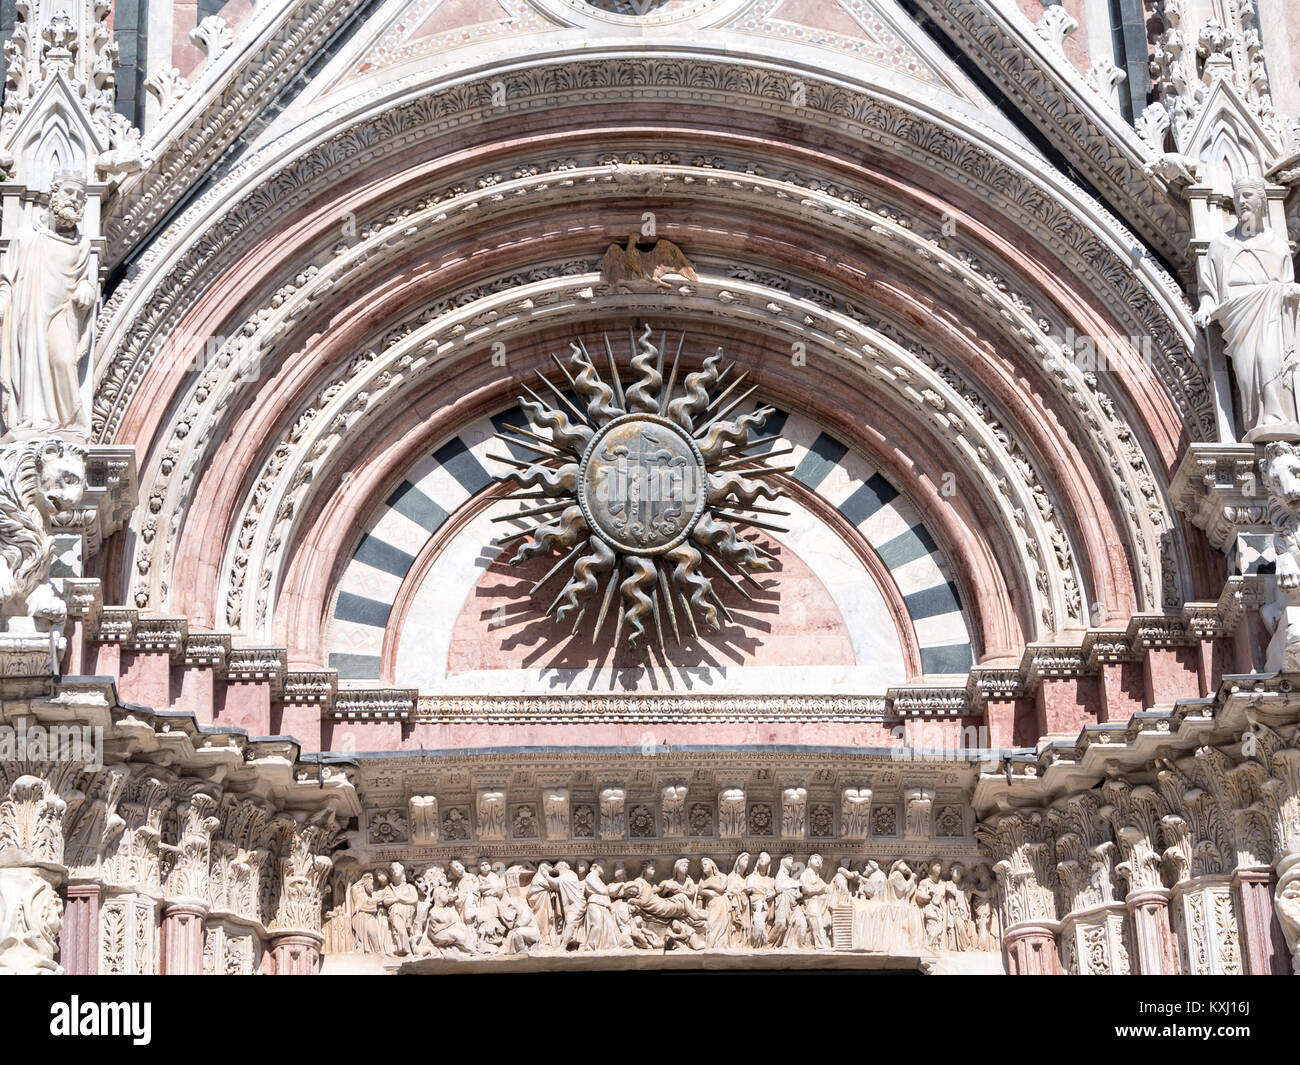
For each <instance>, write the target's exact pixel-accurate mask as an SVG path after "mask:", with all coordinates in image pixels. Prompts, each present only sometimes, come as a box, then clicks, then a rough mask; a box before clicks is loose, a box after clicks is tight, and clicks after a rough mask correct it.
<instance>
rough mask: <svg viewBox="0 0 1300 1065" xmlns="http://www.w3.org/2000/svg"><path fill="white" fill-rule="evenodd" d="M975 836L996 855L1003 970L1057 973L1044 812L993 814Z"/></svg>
mask: <svg viewBox="0 0 1300 1065" xmlns="http://www.w3.org/2000/svg"><path fill="white" fill-rule="evenodd" d="M975 835H976V837H977V838H978V839H979V840H980V842H981V843H982V844H983V846H984V847H985V849H986V850H987V851H988V852H989V853H990V854H991V855H992V856H993V857H994V858H995V859H996V862H995V864H994V866H993V871H994V872H995V873H996V874H997V878H998V893H999V895H1000V897H1001V902H1002V927H1003V933H1002V945H1003V950H1004V954H1005V957H1006V962H1007V972H1009V973H1011V974H1012V975H1029V974H1042V975H1054V974H1059V973H1060V971H1061V962H1060V954H1059V953H1058V949H1057V943H1056V936H1057V932H1058V931H1059V930H1060V927H1061V922H1060V920H1059V918H1058V915H1057V908H1056V887H1057V870H1056V861H1055V857H1056V855H1055V844H1054V841H1053V838H1052V829H1051V826H1050V824H1049V821H1048V817H1047V813H1046V811H1044V810H1023V811H1016V812H1015V813H1008V814H1003V815H1001V816H996V815H995V816H994V817H992V818H990V819H989V820H988V821H987V822H986V823H985V824H982V825H979V826H977V827H976V829H975Z"/></svg>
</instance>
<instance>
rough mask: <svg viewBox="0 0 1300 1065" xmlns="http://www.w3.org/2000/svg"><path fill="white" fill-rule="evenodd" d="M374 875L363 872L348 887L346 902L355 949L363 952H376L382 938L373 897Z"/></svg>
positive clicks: (377, 904) (377, 909) (377, 907)
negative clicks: (350, 913) (348, 907)
mask: <svg viewBox="0 0 1300 1065" xmlns="http://www.w3.org/2000/svg"><path fill="white" fill-rule="evenodd" d="M374 888H375V876H374V874H373V873H363V874H362V875H361V876H360V877H359V878H358V879H357V882H356V883H355V884H353V885H352V887H351V888H349V889H348V902H349V904H350V906H351V909H352V934H353V936H354V937H355V939H356V945H357V950H359V951H360V952H361V953H363V954H377V953H378V952H379V950H380V949H381V947H382V944H383V938H382V937H381V935H380V930H379V902H378V901H377V900H376V899H375V891H374Z"/></svg>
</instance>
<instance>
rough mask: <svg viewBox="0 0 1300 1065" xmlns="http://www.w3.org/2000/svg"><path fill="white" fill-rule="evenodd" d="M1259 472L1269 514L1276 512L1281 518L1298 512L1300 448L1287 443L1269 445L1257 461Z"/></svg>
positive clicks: (1299, 498)
mask: <svg viewBox="0 0 1300 1065" xmlns="http://www.w3.org/2000/svg"><path fill="white" fill-rule="evenodd" d="M1259 472H1260V474H1261V475H1262V476H1263V480H1264V488H1265V489H1266V490H1267V491H1268V499H1269V510H1270V512H1271V511H1274V510H1277V511H1279V512H1280V515H1279V516H1283V517H1284V516H1285V514H1286V512H1290V513H1292V514H1295V513H1297V512H1300V448H1297V447H1296V445H1295V444H1293V443H1290V442H1289V441H1281V440H1279V441H1275V442H1273V443H1270V444H1269V445H1268V446H1267V447H1265V449H1264V457H1263V458H1261V459H1260V460H1259ZM1270 520H1273V515H1272V514H1271V513H1270Z"/></svg>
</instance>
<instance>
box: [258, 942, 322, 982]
mask: <svg viewBox="0 0 1300 1065" xmlns="http://www.w3.org/2000/svg"><path fill="white" fill-rule="evenodd" d="M324 941H325V940H324V938H323V937H322V936H321V935H320V934H319V933H316V932H277V933H276V934H275V935H273V936H272V937H271V956H272V957H273V958H274V965H275V975H276V976H312V975H314V974H315V973H316V972H317V971H318V970H319V969H320V948H321V944H322V943H323V942H324Z"/></svg>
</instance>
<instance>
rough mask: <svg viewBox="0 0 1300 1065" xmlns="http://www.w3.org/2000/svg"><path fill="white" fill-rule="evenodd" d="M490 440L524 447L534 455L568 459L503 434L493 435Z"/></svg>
mask: <svg viewBox="0 0 1300 1065" xmlns="http://www.w3.org/2000/svg"><path fill="white" fill-rule="evenodd" d="M492 438H493V439H494V440H500V441H501V442H502V443H503V444H506V445H507V446H510V447H526V448H527V449H528V450H529V451H531V452H533V453H534V454H537V455H545V456H546V457H547V458H551V459H562V458H567V457H568V456H566V455H564V454H563V453H561V452H559V451H556V450H555V449H554V448H549V447H543V446H542V445H541V444H534V443H531V442H530V441H528V440H520V439H518V438H516V437H513V436H507V435H506V434H505V433H493V434H492Z"/></svg>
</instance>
